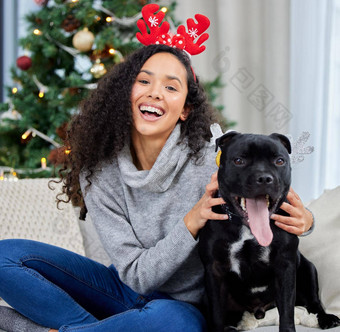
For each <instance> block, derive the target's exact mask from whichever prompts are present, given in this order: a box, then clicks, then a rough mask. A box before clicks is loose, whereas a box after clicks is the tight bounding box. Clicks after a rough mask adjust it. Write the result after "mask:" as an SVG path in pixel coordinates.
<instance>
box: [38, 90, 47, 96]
mask: <svg viewBox="0 0 340 332" xmlns="http://www.w3.org/2000/svg"><path fill="white" fill-rule="evenodd" d="M38 96H39V98H44V96H45V92H44V91H43V90H40V91H39V94H38Z"/></svg>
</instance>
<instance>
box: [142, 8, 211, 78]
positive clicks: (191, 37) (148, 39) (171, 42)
mask: <svg viewBox="0 0 340 332" xmlns="http://www.w3.org/2000/svg"><path fill="white" fill-rule="evenodd" d="M158 9H159V5H157V4H149V5H146V6H144V7H143V8H142V16H143V18H144V21H143V20H142V19H140V20H138V21H137V27H138V28H139V30H140V32H137V34H136V37H137V39H138V40H139V41H140V42H141V43H142V44H143V45H151V44H164V45H168V46H172V47H175V48H179V49H181V50H185V51H186V52H188V53H189V54H190V55H196V54H200V53H202V52H203V51H204V50H205V46H204V45H202V44H203V43H204V42H205V41H206V40H207V39H208V38H209V34H208V33H203V32H204V31H206V30H207V29H208V27H209V25H210V21H209V19H208V18H207V17H206V16H204V15H201V14H196V15H195V18H196V20H197V22H198V23H195V21H194V20H193V19H192V18H189V19H188V20H187V26H188V32H187V31H186V29H185V27H184V25H180V26H179V27H178V28H177V34H176V35H173V34H171V33H169V29H170V24H169V23H168V22H166V21H165V22H163V23H162V25H161V26H160V23H161V22H162V20H163V18H164V16H165V13H164V12H163V11H159V12H158V13H157V14H155V13H156V12H157V11H158ZM145 23H146V24H147V26H148V27H149V30H150V33H148V31H147V27H146V25H145ZM194 75H195V74H194Z"/></svg>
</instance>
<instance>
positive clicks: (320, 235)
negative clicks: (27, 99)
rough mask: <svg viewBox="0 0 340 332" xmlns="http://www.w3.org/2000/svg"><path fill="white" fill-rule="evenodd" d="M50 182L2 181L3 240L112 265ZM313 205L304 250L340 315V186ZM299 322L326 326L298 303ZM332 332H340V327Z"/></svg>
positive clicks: (272, 315) (260, 329)
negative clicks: (59, 199) (30, 243)
mask: <svg viewBox="0 0 340 332" xmlns="http://www.w3.org/2000/svg"><path fill="white" fill-rule="evenodd" d="M48 181H49V180H48V179H25V180H19V181H0V239H6V238H26V239H34V240H38V241H42V242H47V243H50V244H53V245H57V246H61V247H63V248H66V249H69V250H72V251H75V252H77V253H79V254H82V255H86V256H88V257H90V258H92V259H94V260H97V261H99V262H102V263H103V264H105V265H109V264H110V260H109V257H108V255H107V253H106V252H105V250H104V249H103V247H102V245H101V243H100V240H99V238H98V235H97V233H96V231H95V229H94V227H93V225H92V223H91V221H90V220H86V221H85V222H84V221H79V220H78V217H77V216H78V211H77V210H76V209H74V208H73V207H72V206H71V204H62V205H61V208H62V210H58V209H57V208H56V199H55V196H56V193H57V192H59V191H60V190H59V188H60V185H53V186H54V187H55V190H54V191H52V190H50V189H49V188H48ZM309 208H310V209H311V210H312V211H313V213H314V215H315V217H316V220H317V223H316V228H315V230H314V232H313V233H312V234H311V235H309V236H307V237H301V239H300V250H301V251H302V253H303V254H304V255H305V256H306V257H307V258H309V259H310V260H311V261H312V262H313V263H314V264H315V265H316V267H317V269H318V271H319V283H320V297H321V299H322V302H323V304H324V306H325V308H326V310H327V311H328V312H329V313H333V314H335V315H338V316H339V317H340V245H339V244H338V241H340V187H337V188H335V189H333V190H329V191H325V192H324V194H323V195H322V196H321V197H319V198H318V199H317V200H315V201H313V202H311V203H310V204H309ZM1 304H4V303H3V302H2V303H1ZM277 319H278V314H277V312H276V311H275V310H272V311H270V312H268V313H267V314H266V317H265V318H264V319H263V320H255V319H254V318H253V316H251V315H245V317H244V319H243V321H242V328H243V329H255V331H256V332H269V331H278V327H277V326H275V325H276V324H277ZM296 324H297V331H301V332H303V331H304V332H308V331H310V332H312V331H313V332H316V331H320V329H319V328H317V327H316V324H317V322H316V318H315V316H314V315H308V314H307V313H306V312H305V311H304V310H303V309H302V308H296ZM329 331H337V332H340V327H337V328H333V329H330V330H329Z"/></svg>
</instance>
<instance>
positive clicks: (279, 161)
mask: <svg viewBox="0 0 340 332" xmlns="http://www.w3.org/2000/svg"><path fill="white" fill-rule="evenodd" d="M284 164H285V160H284V159H283V158H277V159H276V160H275V165H277V166H282V165H284Z"/></svg>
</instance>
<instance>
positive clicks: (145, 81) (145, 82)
mask: <svg viewBox="0 0 340 332" xmlns="http://www.w3.org/2000/svg"><path fill="white" fill-rule="evenodd" d="M138 82H139V83H142V84H148V83H149V82H148V81H147V80H138Z"/></svg>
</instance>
